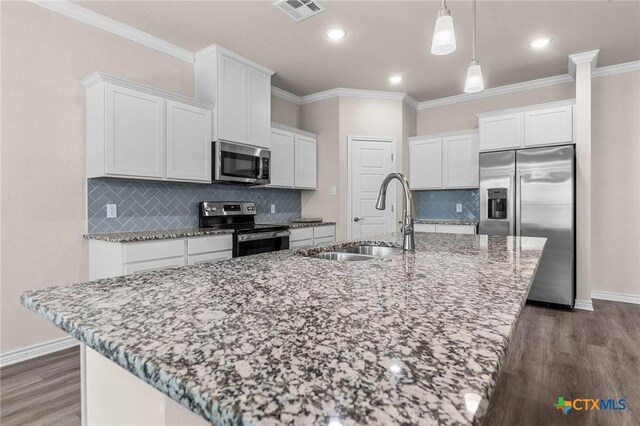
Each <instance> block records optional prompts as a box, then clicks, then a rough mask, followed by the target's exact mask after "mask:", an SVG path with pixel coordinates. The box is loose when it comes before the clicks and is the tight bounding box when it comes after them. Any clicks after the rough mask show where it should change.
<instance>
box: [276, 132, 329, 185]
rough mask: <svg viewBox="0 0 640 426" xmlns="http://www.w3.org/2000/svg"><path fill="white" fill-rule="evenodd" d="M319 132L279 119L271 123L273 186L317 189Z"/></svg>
mask: <svg viewBox="0 0 640 426" xmlns="http://www.w3.org/2000/svg"><path fill="white" fill-rule="evenodd" d="M317 163H318V151H317V136H316V135H315V134H313V133H309V132H305V131H304V130H300V129H296V128H294V127H289V126H285V125H283V124H279V123H271V183H270V184H269V186H270V187H277V188H296V189H312V190H313V189H316V188H317V179H318V176H317V175H318V164H317Z"/></svg>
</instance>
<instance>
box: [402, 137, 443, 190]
mask: <svg viewBox="0 0 640 426" xmlns="http://www.w3.org/2000/svg"><path fill="white" fill-rule="evenodd" d="M409 159H410V164H411V165H410V169H411V173H410V179H409V183H410V184H411V189H433V188H441V187H442V139H441V138H431V139H418V140H412V141H411V142H410V151H409Z"/></svg>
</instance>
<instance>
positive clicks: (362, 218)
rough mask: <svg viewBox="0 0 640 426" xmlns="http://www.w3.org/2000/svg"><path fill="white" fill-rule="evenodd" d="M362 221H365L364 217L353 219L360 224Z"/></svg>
mask: <svg viewBox="0 0 640 426" xmlns="http://www.w3.org/2000/svg"><path fill="white" fill-rule="evenodd" d="M361 220H364V217H354V218H353V221H354V222H360V221H361Z"/></svg>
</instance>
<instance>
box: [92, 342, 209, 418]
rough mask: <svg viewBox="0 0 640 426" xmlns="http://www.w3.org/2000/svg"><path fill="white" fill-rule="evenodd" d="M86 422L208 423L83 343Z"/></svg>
mask: <svg viewBox="0 0 640 426" xmlns="http://www.w3.org/2000/svg"><path fill="white" fill-rule="evenodd" d="M84 358H85V360H84V361H85V362H84V363H83V366H82V367H83V371H82V376H83V380H85V381H86V390H85V395H84V396H85V401H83V404H86V409H85V411H84V413H83V415H84V416H85V418H84V419H83V424H86V425H140V426H142V425H149V426H169V425H171V426H179V425H184V426H186V425H189V426H210V423H209V422H207V421H206V420H205V419H204V418H202V417H200V416H198V415H197V414H195V413H193V412H191V411H190V410H188V409H187V408H185V407H183V406H182V405H180V404H178V403H177V402H175V401H174V400H172V399H171V398H169V397H167V396H166V395H164V394H163V393H161V392H160V391H158V390H157V389H154V388H153V387H152V386H150V385H148V384H146V383H145V382H143V381H142V380H140V379H139V378H138V377H136V376H134V375H133V374H131V373H129V372H128V371H127V370H125V369H124V368H122V367H120V366H119V365H116V364H115V363H113V362H111V361H110V360H108V359H107V358H105V357H104V356H102V355H100V354H99V353H98V352H96V351H94V350H93V349H91V348H89V347H86V349H85V356H84Z"/></svg>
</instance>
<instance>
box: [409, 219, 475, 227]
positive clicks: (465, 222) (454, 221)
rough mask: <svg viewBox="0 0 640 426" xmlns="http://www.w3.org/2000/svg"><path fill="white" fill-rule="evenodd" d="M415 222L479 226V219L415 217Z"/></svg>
mask: <svg viewBox="0 0 640 426" xmlns="http://www.w3.org/2000/svg"><path fill="white" fill-rule="evenodd" d="M413 223H423V224H427V225H472V226H477V225H478V221H477V220H458V219H415V220H414V221H413Z"/></svg>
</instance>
